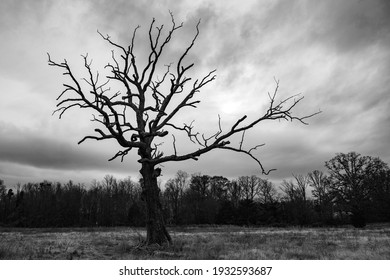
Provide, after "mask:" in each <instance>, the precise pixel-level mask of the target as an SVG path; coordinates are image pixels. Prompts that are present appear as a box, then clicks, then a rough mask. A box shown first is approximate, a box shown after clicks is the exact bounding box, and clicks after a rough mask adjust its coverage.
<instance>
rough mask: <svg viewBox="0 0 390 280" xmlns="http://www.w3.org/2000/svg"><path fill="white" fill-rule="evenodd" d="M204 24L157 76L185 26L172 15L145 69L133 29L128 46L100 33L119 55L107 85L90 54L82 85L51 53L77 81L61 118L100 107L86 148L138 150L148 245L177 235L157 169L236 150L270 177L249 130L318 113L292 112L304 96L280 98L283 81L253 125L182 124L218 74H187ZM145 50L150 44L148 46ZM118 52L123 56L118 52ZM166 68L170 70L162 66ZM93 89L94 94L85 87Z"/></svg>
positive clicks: (152, 34) (153, 37) (155, 37)
mask: <svg viewBox="0 0 390 280" xmlns="http://www.w3.org/2000/svg"><path fill="white" fill-rule="evenodd" d="M199 25H200V21H199V22H198V23H197V24H196V28H195V35H194V37H193V39H192V41H191V42H190V43H189V44H188V47H187V48H186V49H184V50H183V52H182V54H181V56H180V57H178V59H177V62H176V63H174V64H173V63H171V64H168V65H165V71H164V73H163V74H162V75H161V76H160V79H159V78H158V77H157V72H158V71H157V69H158V67H159V66H161V65H162V64H161V61H160V58H161V57H162V54H163V52H164V50H165V49H166V47H167V45H168V44H169V42H170V41H171V38H172V37H173V35H174V34H175V33H176V32H177V30H178V29H180V28H182V26H183V23H181V24H179V25H178V24H177V23H176V22H175V19H174V17H173V15H172V13H171V27H170V28H169V30H167V32H163V30H165V29H164V28H165V27H164V26H163V25H161V26H156V22H155V19H153V20H152V22H151V24H150V26H149V32H148V37H149V55H148V57H147V61H146V65H145V66H144V67H140V61H138V57H137V56H136V53H135V51H134V46H135V41H136V33H137V31H138V29H139V26H138V27H136V28H135V29H134V32H133V33H132V38H131V41H130V44H129V45H128V46H122V45H119V44H118V43H116V42H114V41H113V40H112V39H111V37H110V36H108V35H107V36H105V35H103V34H101V33H100V32H98V33H99V34H100V36H101V37H102V38H103V40H105V41H107V43H108V44H110V45H111V46H112V47H113V48H114V49H115V51H114V50H113V51H112V61H111V62H109V63H108V64H107V65H106V67H105V69H108V70H109V74H108V75H107V76H106V77H105V79H104V81H101V76H100V75H99V72H94V71H93V70H92V67H91V61H90V60H89V59H88V56H87V55H85V56H82V57H83V60H84V66H85V70H86V72H87V77H86V78H83V79H81V80H79V79H78V78H76V76H75V74H74V72H73V71H72V70H71V67H70V65H69V64H68V62H67V61H66V60H64V61H63V62H60V63H58V62H55V61H53V60H52V59H51V57H50V55H49V54H48V63H49V65H50V66H56V67H59V68H61V69H62V71H63V74H64V75H66V76H67V77H69V79H70V83H65V84H64V88H65V89H64V90H63V91H62V93H61V94H60V95H59V96H58V98H57V100H58V104H57V110H56V111H55V112H57V113H58V114H59V118H61V116H62V115H63V114H64V113H65V112H66V111H68V110H69V109H71V108H73V107H79V108H83V109H84V108H88V109H93V111H94V112H95V114H93V119H92V121H93V122H95V123H96V124H97V128H96V129H95V132H96V134H95V135H88V136H85V137H84V138H83V139H81V141H79V144H80V143H82V142H84V141H85V140H87V139H93V140H98V141H100V140H106V139H112V140H115V141H116V142H117V143H118V144H119V145H120V146H121V147H122V148H123V149H122V150H120V151H118V152H117V153H116V154H115V155H114V156H113V157H112V158H111V159H109V160H113V159H115V158H121V159H122V160H123V157H124V156H126V155H127V154H128V153H129V152H130V151H131V150H133V149H134V150H136V151H137V153H138V156H139V159H138V162H139V163H140V165H141V170H140V173H141V175H142V178H143V180H142V181H143V184H142V185H143V194H144V196H143V197H144V199H145V201H146V205H147V207H146V209H147V210H146V211H147V213H146V217H147V223H146V224H147V226H146V227H147V239H146V243H147V244H152V243H158V244H162V243H164V242H170V241H171V237H170V235H169V233H168V232H167V230H166V227H165V224H164V220H163V215H162V209H161V204H160V190H159V188H158V184H157V177H158V176H159V175H160V173H161V169H160V168H159V167H158V166H160V165H161V164H162V163H166V162H171V161H184V160H189V159H193V160H197V159H198V158H199V157H200V156H201V155H203V154H205V153H208V152H210V151H212V150H215V149H224V150H230V151H234V152H238V153H243V154H246V155H248V156H249V157H250V158H252V159H253V160H255V161H256V162H257V163H258V165H259V166H260V169H261V171H262V172H263V173H265V174H267V173H268V172H269V171H266V170H265V169H264V168H263V165H262V163H261V162H260V160H259V159H257V158H256V157H255V156H254V155H253V151H254V150H256V149H257V148H258V147H260V146H262V145H258V146H255V147H253V148H251V149H244V147H243V146H244V145H243V142H244V136H245V131H247V130H249V129H251V128H252V127H254V126H256V125H258V124H259V123H261V122H263V121H266V120H290V121H293V120H297V121H299V122H301V123H304V124H306V123H305V120H306V119H307V118H309V117H311V116H313V115H315V114H317V113H314V114H310V115H306V116H302V117H298V116H295V115H293V114H292V112H291V111H292V109H293V108H294V107H295V106H296V105H297V104H298V103H299V102H300V101H301V100H302V99H303V96H291V97H288V98H286V99H283V100H281V101H277V100H276V93H277V91H278V86H279V83H278V82H277V84H276V89H275V92H274V93H273V94H268V97H269V107H268V109H267V110H266V112H265V113H264V114H262V115H259V116H255V117H254V119H253V120H251V121H248V117H247V116H246V115H244V116H242V117H241V118H239V119H238V120H237V121H236V122H235V123H234V124H233V125H232V126H231V127H230V129H228V130H226V131H223V130H222V126H221V118H219V126H218V128H217V131H216V132H215V133H214V134H213V135H210V136H205V135H204V134H200V133H198V132H195V129H194V125H193V122H191V123H189V124H188V123H187V124H183V125H180V124H178V123H177V119H175V116H176V115H177V113H178V112H179V111H182V110H184V109H190V108H196V106H197V104H198V103H199V102H200V100H198V93H199V91H200V90H201V89H202V88H203V87H204V86H206V85H207V84H209V83H210V82H212V81H213V80H214V79H215V77H216V76H215V70H213V71H210V72H208V73H207V74H206V75H204V76H203V77H202V78H199V79H196V80H195V81H193V80H192V79H191V78H190V77H188V76H187V73H188V72H189V70H190V69H192V68H193V67H194V63H189V64H187V63H185V59H186V58H187V56H188V53H189V51H190V50H191V49H192V47H193V46H194V43H195V41H196V40H197V38H198V36H199ZM145 47H146V46H145ZM118 52H119V53H118ZM163 66H164V65H163ZM115 83H119V84H120V85H121V86H122V89H121V90H119V91H115V90H112V89H111V88H110V86H111V85H115ZM84 87H87V88H88V90H86V89H84ZM175 132H176V133H184V134H185V135H186V136H187V137H188V138H189V139H190V140H191V141H192V142H193V143H195V144H196V146H197V147H196V148H195V150H194V151H192V152H189V153H185V154H180V153H179V152H178V151H177V148H176V147H177V145H176V141H177V140H176V137H175ZM236 134H242V138H241V139H242V140H241V142H240V143H239V144H238V145H236V146H235V145H233V144H232V143H231V142H230V141H229V139H230V138H231V136H233V135H236ZM163 138H164V139H165V142H167V141H171V144H170V145H171V146H170V147H171V149H172V152H171V153H170V154H167V155H165V154H164V153H163V152H162V150H161V145H160V143H161V139H163Z"/></svg>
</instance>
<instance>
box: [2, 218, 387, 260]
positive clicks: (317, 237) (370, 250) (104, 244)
mask: <svg viewBox="0 0 390 280" xmlns="http://www.w3.org/2000/svg"><path fill="white" fill-rule="evenodd" d="M169 230H170V232H171V236H172V238H173V244H172V245H166V246H158V245H155V246H148V247H145V246H143V245H142V240H143V239H144V236H145V231H144V230H143V229H140V228H127V227H120V228H60V229H58V228H50V229H48V228H44V229H25V228H21V229H20V228H0V259H5V260H10V259H17V260H20V259H43V260H52V259H60V260H67V259H68V260H69V259H88V260H94V259H103V260H107V259H114V260H120V259H187V260H188V259H189V260H191V259H228V260H231V259H259V260H260V259H270V260H284V259H309V260H310V259H326V260H344V259H347V260H355V259H363V260H368V259H370V260H383V259H384V260H390V225H389V224H385V225H383V224H381V225H378V224H376V225H369V226H368V227H367V228H365V229H354V228H352V227H348V226H345V227H337V228H297V227H289V228H271V227H262V228H243V227H237V226H221V227H219V226H218V227H217V226H207V227H203V226H202V227H198V226H194V227H181V228H169Z"/></svg>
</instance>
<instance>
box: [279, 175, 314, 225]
mask: <svg viewBox="0 0 390 280" xmlns="http://www.w3.org/2000/svg"><path fill="white" fill-rule="evenodd" d="M293 177H294V179H295V182H294V181H293V180H289V181H286V180H283V182H282V187H281V190H282V191H283V192H284V194H285V195H284V200H285V205H286V207H287V210H286V215H287V217H288V218H287V219H288V220H289V222H292V223H298V224H299V225H305V224H308V223H309V216H310V213H309V211H310V208H309V207H308V202H307V197H306V191H307V187H308V178H307V176H304V175H294V174H293Z"/></svg>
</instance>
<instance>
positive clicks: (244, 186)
mask: <svg viewBox="0 0 390 280" xmlns="http://www.w3.org/2000/svg"><path fill="white" fill-rule="evenodd" d="M260 180H261V179H260V178H259V177H257V176H255V175H252V176H240V177H239V178H238V181H237V182H238V184H239V186H240V188H241V190H242V199H245V200H252V201H253V200H254V199H255V197H256V196H257V195H258V194H259V193H260Z"/></svg>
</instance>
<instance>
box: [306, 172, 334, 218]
mask: <svg viewBox="0 0 390 280" xmlns="http://www.w3.org/2000/svg"><path fill="white" fill-rule="evenodd" d="M308 180H309V186H310V187H311V188H312V195H313V197H314V199H315V208H316V211H317V212H318V213H319V218H320V220H321V221H322V222H326V223H328V222H331V221H332V217H333V207H332V204H333V202H332V199H333V196H332V193H331V188H330V182H329V178H328V177H327V176H326V174H324V173H323V172H322V171H319V170H314V171H312V172H310V173H309V174H308Z"/></svg>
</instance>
